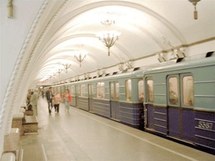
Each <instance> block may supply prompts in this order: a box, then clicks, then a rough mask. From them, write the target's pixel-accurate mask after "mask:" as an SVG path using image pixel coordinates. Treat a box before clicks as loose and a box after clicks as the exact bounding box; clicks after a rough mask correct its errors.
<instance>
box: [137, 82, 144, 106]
mask: <svg viewBox="0 0 215 161" xmlns="http://www.w3.org/2000/svg"><path fill="white" fill-rule="evenodd" d="M138 99H139V101H140V102H144V80H143V79H140V80H138Z"/></svg>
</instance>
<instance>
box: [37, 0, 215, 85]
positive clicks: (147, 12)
mask: <svg viewBox="0 0 215 161" xmlns="http://www.w3.org/2000/svg"><path fill="white" fill-rule="evenodd" d="M57 3H58V2H53V8H55V10H54V9H52V10H50V11H49V12H45V13H44V14H43V16H47V17H48V16H49V17H51V18H50V20H49V22H48V23H47V25H46V26H45V28H43V33H41V38H40V41H38V45H37V47H38V48H39V49H40V50H38V51H37V52H38V53H37V54H38V55H39V56H38V62H37V63H38V64H39V66H38V69H39V70H36V71H35V74H36V80H37V81H39V82H46V81H50V80H52V81H53V82H56V80H58V79H59V77H60V76H61V77H62V79H66V78H72V77H76V76H78V75H83V74H86V73H91V72H95V71H98V70H100V69H108V68H111V67H114V66H117V65H119V64H120V63H123V62H128V61H130V62H132V63H133V65H134V66H137V65H138V66H141V65H140V64H138V61H139V60H144V59H146V58H147V59H148V58H151V59H150V60H149V61H151V63H158V60H157V59H155V57H156V55H157V54H158V53H160V52H162V51H168V50H170V49H172V48H177V47H189V46H191V45H192V44H195V43H199V42H201V41H202V42H204V41H207V40H211V39H212V40H214V37H215V21H214V17H215V1H214V0H201V1H200V2H198V3H197V6H196V8H197V11H198V19H197V20H194V17H193V11H194V6H193V4H192V3H191V2H190V1H189V0H174V1H173V0H162V1H161V0H123V1H122V0H111V1H110V0H109V1H107V0H106V1H105V0H91V1H82V0H80V1H77V0H70V1H65V2H64V3H62V5H61V6H60V7H59V6H58V5H57ZM57 7H58V8H57ZM56 8H57V9H56ZM108 19H111V20H114V22H115V23H114V24H112V25H109V26H108V25H104V24H103V23H101V22H102V21H107V20H108ZM41 28H42V27H41ZM106 30H114V31H118V32H120V33H121V34H120V36H119V39H118V40H116V42H115V44H114V45H113V46H112V47H111V48H110V56H108V49H107V47H106V46H105V45H104V43H103V42H102V41H101V40H99V38H98V36H97V35H98V33H99V32H101V31H106ZM77 50H85V51H87V55H86V57H85V59H84V60H83V62H82V63H81V67H80V63H79V62H78V61H77V60H76V58H75V57H74V51H77ZM35 63H36V62H35ZM146 64H147V63H146ZM66 68H68V69H67V71H65V69H66Z"/></svg>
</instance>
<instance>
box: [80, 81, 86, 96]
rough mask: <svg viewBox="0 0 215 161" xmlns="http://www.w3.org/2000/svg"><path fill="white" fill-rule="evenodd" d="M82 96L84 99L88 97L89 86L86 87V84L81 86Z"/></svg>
mask: <svg viewBox="0 0 215 161" xmlns="http://www.w3.org/2000/svg"><path fill="white" fill-rule="evenodd" d="M80 96H82V97H86V96H87V86H86V84H82V85H81V93H80Z"/></svg>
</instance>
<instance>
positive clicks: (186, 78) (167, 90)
mask: <svg viewBox="0 0 215 161" xmlns="http://www.w3.org/2000/svg"><path fill="white" fill-rule="evenodd" d="M53 88H55V90H58V91H59V92H63V91H64V90H65V89H66V88H68V89H70V91H71V93H72V97H73V101H72V104H71V105H72V106H74V107H76V108H80V109H83V110H85V111H89V112H91V113H94V114H97V115H100V116H104V117H107V118H109V119H112V120H116V121H118V122H121V123H124V124H127V125H130V126H132V127H135V128H139V129H142V130H145V131H150V132H153V133H156V134H161V135H163V136H165V137H168V138H174V139H176V140H181V141H183V142H187V143H189V144H192V145H194V146H196V147H200V148H204V149H206V150H207V151H209V152H212V153H215V58H214V57H210V58H205V59H203V60H201V61H199V60H193V61H189V62H181V63H176V64H171V65H162V66H159V67H153V68H148V69H147V70H143V69H140V70H138V71H133V72H128V73H122V74H117V75H112V76H106V77H99V78H94V79H87V80H81V81H76V82H70V83H67V84H61V85H56V86H53Z"/></svg>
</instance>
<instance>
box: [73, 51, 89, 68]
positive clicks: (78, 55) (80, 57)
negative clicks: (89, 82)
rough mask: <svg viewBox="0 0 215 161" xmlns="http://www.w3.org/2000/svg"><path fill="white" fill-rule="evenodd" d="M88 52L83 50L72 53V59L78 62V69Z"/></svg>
mask: <svg viewBox="0 0 215 161" xmlns="http://www.w3.org/2000/svg"><path fill="white" fill-rule="evenodd" d="M87 54H88V52H87V51H85V50H80V51H75V52H74V57H75V59H76V60H77V61H78V62H79V64H80V67H81V63H82V62H83V61H84V59H85V58H86V56H87Z"/></svg>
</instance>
